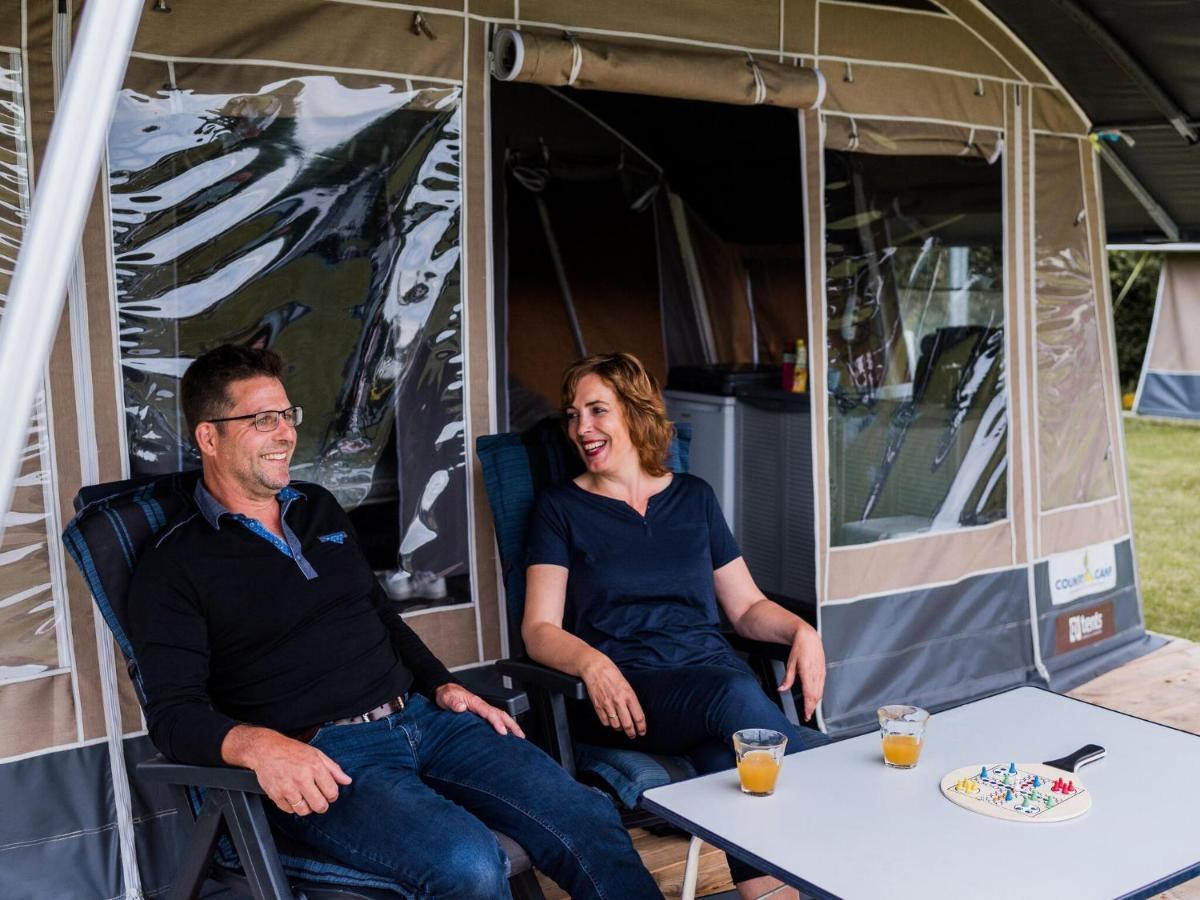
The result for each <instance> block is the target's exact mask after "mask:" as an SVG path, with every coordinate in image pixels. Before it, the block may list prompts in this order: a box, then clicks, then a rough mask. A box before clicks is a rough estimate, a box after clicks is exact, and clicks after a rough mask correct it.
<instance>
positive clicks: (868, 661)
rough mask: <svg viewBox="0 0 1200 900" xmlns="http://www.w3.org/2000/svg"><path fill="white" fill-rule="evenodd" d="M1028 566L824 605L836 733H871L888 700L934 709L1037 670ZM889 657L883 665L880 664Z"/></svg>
mask: <svg viewBox="0 0 1200 900" xmlns="http://www.w3.org/2000/svg"><path fill="white" fill-rule="evenodd" d="M1027 585H1028V579H1027V577H1026V573H1025V569H1024V568H1023V567H1020V568H1016V569H1008V570H1005V571H1001V572H990V573H986V574H981V575H977V576H973V577H970V578H967V579H965V580H963V581H961V582H958V583H957V584H953V585H945V586H939V587H930V588H923V589H920V590H915V591H905V592H902V593H895V594H888V595H885V596H881V597H871V598H869V599H865V600H857V601H855V602H853V603H834V604H825V605H824V606H822V608H821V633H822V636H823V638H824V640H825V643H826V647H827V648H836V650H834V651H833V652H831V653H830V655H829V657H828V659H827V663H828V667H829V681H828V682H827V685H826V691H825V698H824V700H823V708H824V710H825V715H824V720H825V727H826V730H827V731H828V733H829V734H831V735H835V736H840V735H847V734H854V733H858V732H862V731H867V730H869V729H870V728H871V727H872V726H874V725H875V721H876V719H875V711H876V710H877V709H878V708H879V707H880V706H883V705H885V704H888V703H901V702H903V703H912V704H916V705H918V706H923V707H925V708H927V709H931V710H937V709H941V708H945V707H948V706H957V705H958V704H960V703H965V702H968V701H970V700H974V699H978V698H979V697H983V696H986V695H988V694H991V693H995V692H996V691H999V690H1003V689H1006V688H1009V687H1013V686H1014V685H1018V684H1040V685H1042V686H1043V687H1044V686H1046V685H1045V682H1044V681H1043V680H1042V679H1040V678H1039V677H1038V675H1037V671H1036V669H1035V668H1034V663H1033V650H1032V646H1031V643H1030V631H1029V600H1028V587H1027ZM885 660H886V663H887V664H886V665H882V664H881V663H882V662H883V661H885Z"/></svg>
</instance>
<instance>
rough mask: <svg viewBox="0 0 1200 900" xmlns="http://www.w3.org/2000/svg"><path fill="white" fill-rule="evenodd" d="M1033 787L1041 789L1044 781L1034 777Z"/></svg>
mask: <svg viewBox="0 0 1200 900" xmlns="http://www.w3.org/2000/svg"><path fill="white" fill-rule="evenodd" d="M1033 786H1034V787H1041V786H1042V779H1040V778H1039V777H1038V776H1036V775H1034V776H1033Z"/></svg>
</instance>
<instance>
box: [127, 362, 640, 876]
mask: <svg viewBox="0 0 1200 900" xmlns="http://www.w3.org/2000/svg"><path fill="white" fill-rule="evenodd" d="M281 376H282V363H281V361H280V359H279V357H278V356H276V355H275V354H274V353H272V352H271V351H269V350H252V349H248V348H242V347H232V346H224V347H219V348H217V349H216V350H213V351H211V352H209V353H206V354H205V355H204V356H201V357H200V358H199V359H197V360H196V361H195V362H194V363H193V364H192V366H191V367H190V368H189V369H188V371H187V373H186V374H185V375H184V377H183V385H182V402H183V410H184V415H185V416H186V417H187V421H188V425H189V427H190V428H191V429H192V434H193V437H194V439H195V441H196V446H197V447H198V449H199V451H200V454H201V458H202V460H203V479H202V480H201V481H200V482H198V483H197V485H196V494H195V500H196V510H195V511H194V512H193V513H191V514H190V515H185V516H182V517H181V518H180V519H178V520H176V521H174V522H172V523H170V524H169V525H168V526H167V527H166V528H164V529H163V532H162V534H161V536H160V537H159V538H158V539H157V540H156V542H155V545H154V546H153V547H152V548H151V549H150V550H149V551H148V552H147V553H146V554H145V556H144V557H143V560H142V562H141V564H140V565H139V567H138V570H137V572H136V574H135V576H134V580H133V584H132V586H131V590H130V631H131V637H132V640H133V645H134V651H135V653H136V656H137V659H138V663H139V666H140V667H141V673H142V678H143V681H144V683H145V689H146V698H147V710H146V711H147V716H148V719H149V725H150V736H151V738H152V739H153V741H154V743H155V744H156V745H157V746H158V747H159V749H160V750H162V751H163V752H164V753H166V754H167V755H168V756H170V757H172V758H174V759H176V760H179V761H181V762H188V763H196V764H200V765H219V764H221V763H225V764H229V765H234V766H244V767H246V768H249V769H252V770H253V771H254V772H255V774H256V775H257V776H258V781H259V784H261V785H262V787H263V790H264V791H265V792H266V793H267V795H268V797H269V798H270V799H271V801H272V802H273V804H274V808H272V807H271V806H270V805H268V809H269V813H270V815H271V817H272V819H273V821H274V823H275V825H276V826H277V827H278V828H280V829H281V830H283V831H285V832H286V833H288V834H290V835H292V836H293V837H295V838H296V839H298V840H301V841H303V842H304V843H306V844H308V845H310V846H313V847H316V848H318V849H320V850H322V851H324V852H325V853H327V854H328V855H329V856H332V857H334V858H335V859H338V860H340V861H341V862H343V863H344V864H346V865H348V866H351V867H353V868H356V869H359V870H362V871H366V872H371V873H374V874H377V875H381V876H384V877H386V878H388V879H391V880H393V881H395V882H396V883H397V884H399V885H400V886H401V887H402V888H404V889H405V890H406V891H407V892H408V893H409V894H410V895H411V896H414V897H420V898H426V897H429V898H433V897H454V898H475V897H478V898H493V897H507V896H509V891H508V886H507V879H506V877H505V857H504V854H503V852H502V851H501V849H500V847H499V844H498V843H497V842H496V839H495V837H494V836H493V835H492V833H491V831H490V830H489V827H491V828H495V829H496V830H498V831H501V832H503V833H505V834H507V835H509V836H510V837H512V838H513V839H514V840H516V841H518V842H519V843H520V844H521V845H522V846H523V847H525V849H526V850H527V852H528V853H529V855H530V858H531V859H532V860H533V862H534V865H535V866H537V868H539V869H541V870H542V871H543V872H546V873H547V874H548V875H550V876H551V877H552V878H554V879H555V881H557V882H558V883H559V884H560V885H562V886H563V887H564V888H565V889H566V890H567V891H569V892H570V894H571V895H572V896H573V897H576V898H582V897H612V898H621V900H627V898H628V900H633V898H640V897H659V896H661V895H660V894H659V892H658V890H657V888H656V887H655V885H654V881H653V879H651V878H650V876H649V874H648V873H647V872H646V870H645V869H644V868H643V867H642V865H641V862H640V860H639V859H638V857H637V854H636V853H635V852H634V851H633V847H632V844H631V843H630V840H629V836H628V834H627V833H626V832H625V830H624V828H623V827H622V826H621V823H620V820H619V818H618V816H617V813H616V811H615V809H614V808H613V807H612V805H611V804H610V803H609V802H608V801H607V800H606V799H605V798H603V797H602V796H600V795H599V794H598V793H597V792H595V791H592V790H590V789H588V788H585V787H583V786H581V785H579V784H578V783H576V782H575V781H573V780H572V779H571V778H569V777H568V776H567V775H566V774H565V773H564V772H563V771H562V770H561V769H560V768H559V767H558V766H557V765H555V764H554V762H553V761H551V760H550V758H549V757H547V756H546V755H545V754H543V753H542V752H541V751H540V750H538V749H537V748H536V747H533V746H532V745H529V744H526V743H525V742H524V741H523V740H522V738H523V735H522V733H521V729H520V728H519V727H518V725H517V723H516V722H514V721H513V720H512V719H511V718H510V717H509V716H508V715H507V714H505V713H504V712H502V711H501V710H499V709H496V708H494V707H492V706H489V705H488V704H487V703H485V702H484V701H483V700H481V699H480V698H479V697H478V696H476V695H475V694H473V693H471V692H470V691H469V690H467V689H466V688H465V687H463V686H462V685H461V684H459V683H458V682H457V681H456V680H455V679H454V677H453V676H452V675H451V674H450V673H449V672H448V671H447V670H446V668H445V667H444V666H443V665H442V664H441V662H439V661H438V660H437V658H436V657H434V655H433V654H432V653H431V652H430V651H429V649H428V648H427V647H425V645H424V644H423V643H422V642H421V640H420V638H418V637H417V635H416V634H415V633H414V632H413V631H412V630H411V629H410V628H409V627H408V626H407V625H406V624H405V623H404V621H403V620H402V619H401V618H400V617H399V616H398V615H396V614H394V613H389V612H388V611H387V610H386V603H385V601H386V596H385V595H384V593H383V591H382V589H381V588H380V586H379V585H378V583H377V582H376V580H375V577H374V574H373V572H372V571H371V567H370V566H369V565H368V564H367V561H366V559H365V557H364V556H363V555H362V552H361V551H360V550H359V548H358V546H357V544H356V543H355V541H354V538H353V535H352V531H351V526H350V522H349V519H348V518H347V517H346V515H345V513H344V512H343V511H342V510H341V508H340V507H339V506H338V504H337V502H336V501H335V500H334V498H333V497H332V495H331V494H329V492H328V491H325V490H323V489H322V488H320V487H318V486H316V485H312V484H301V485H291V484H289V480H290V479H289V473H288V466H289V461H290V459H291V456H292V453H293V452H294V450H295V446H296V426H298V425H299V424H300V423H301V419H302V410H301V408H300V407H298V406H293V405H292V403H291V401H290V400H289V399H288V396H287V392H286V391H285V390H284V387H283V384H282V382H281Z"/></svg>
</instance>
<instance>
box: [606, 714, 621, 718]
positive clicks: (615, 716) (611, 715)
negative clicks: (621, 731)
mask: <svg viewBox="0 0 1200 900" xmlns="http://www.w3.org/2000/svg"><path fill="white" fill-rule="evenodd" d="M608 717H609V718H610V719H619V718H621V717H620V716H618V715H617V714H616V713H609V714H608Z"/></svg>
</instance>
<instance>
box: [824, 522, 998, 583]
mask: <svg viewBox="0 0 1200 900" xmlns="http://www.w3.org/2000/svg"><path fill="white" fill-rule="evenodd" d="M1012 562H1013V548H1012V532H1011V529H1010V528H1009V525H1008V522H1007V521H1002V522H996V523H994V524H991V525H985V526H983V527H980V528H968V529H962V530H958V531H941V532H932V533H930V534H926V535H922V536H921V537H910V538H902V539H899V540H894V541H876V542H875V543H872V544H856V545H852V546H847V547H838V548H837V549H836V550H834V551H832V552H831V553H830V554H829V563H828V566H829V573H828V576H827V582H826V583H827V585H828V592H827V595H826V596H825V598H824V602H826V603H834V602H837V601H842V600H854V599H855V598H857V597H867V596H871V595H875V594H882V593H885V592H899V591H903V590H906V589H907V590H918V589H920V588H921V586H922V585H929V584H944V583H947V582H954V581H958V580H960V579H962V578H966V577H968V576H969V575H970V574H971V573H972V572H980V571H987V570H991V569H998V568H1002V567H1005V566H1011V565H1012ZM857 602H862V601H857Z"/></svg>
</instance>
